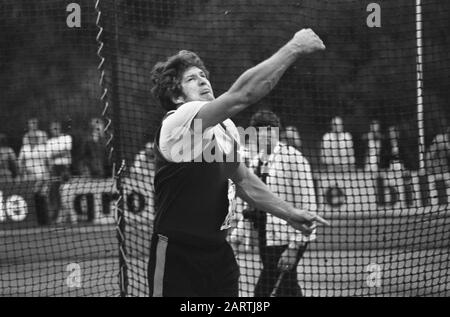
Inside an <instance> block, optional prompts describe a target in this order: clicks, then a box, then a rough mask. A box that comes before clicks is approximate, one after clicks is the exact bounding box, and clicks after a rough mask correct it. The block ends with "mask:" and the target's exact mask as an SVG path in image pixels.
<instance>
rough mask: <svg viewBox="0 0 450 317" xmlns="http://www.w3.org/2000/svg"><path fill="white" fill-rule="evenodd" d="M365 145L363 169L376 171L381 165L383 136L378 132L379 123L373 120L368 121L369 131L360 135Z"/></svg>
mask: <svg viewBox="0 0 450 317" xmlns="http://www.w3.org/2000/svg"><path fill="white" fill-rule="evenodd" d="M362 140H363V142H364V145H365V151H364V152H365V156H364V157H365V158H364V169H365V170H366V171H372V172H376V171H378V169H379V167H380V165H381V149H382V146H383V144H384V137H383V135H382V134H381V132H380V123H379V122H378V121H376V120H373V121H372V122H371V123H370V128H369V132H367V133H366V134H364V135H363V136H362Z"/></svg>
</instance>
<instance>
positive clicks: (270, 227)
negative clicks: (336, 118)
mask: <svg viewBox="0 0 450 317" xmlns="http://www.w3.org/2000/svg"><path fill="white" fill-rule="evenodd" d="M251 152H252V151H248V150H242V151H241V155H242V157H243V158H244V159H245V162H246V164H247V165H248V167H249V168H251V169H252V170H255V168H256V167H257V166H258V160H261V161H263V162H264V163H265V164H266V165H267V171H266V172H267V173H268V177H267V179H266V184H267V186H268V187H269V188H270V190H271V191H272V192H273V193H274V194H275V195H277V196H278V197H280V198H281V199H283V200H284V201H286V202H287V203H290V204H291V205H293V206H295V207H297V208H301V209H306V210H309V211H316V210H317V201H316V193H315V189H314V182H313V177H312V172H311V166H310V164H309V162H308V160H307V159H306V158H305V157H304V156H303V155H302V153H301V152H300V151H298V150H296V149H295V148H294V147H291V146H288V145H286V144H284V143H281V142H278V143H277V145H276V146H275V148H274V150H273V152H272V154H271V155H269V156H268V157H267V156H266V157H264V156H263V155H261V154H256V155H254V156H251V154H250V153H251ZM253 153H254V152H253ZM239 204H240V205H241V208H246V207H248V205H247V203H245V202H242V201H240V202H239ZM315 239H316V231H315V230H314V232H313V233H312V234H311V235H310V236H308V237H307V236H304V235H303V234H301V233H300V232H299V231H296V230H295V229H294V228H292V227H291V226H290V225H288V223H287V222H286V221H285V220H282V219H280V218H278V217H275V216H273V215H271V214H267V224H266V240H267V245H268V246H270V245H286V244H289V243H291V242H303V243H304V242H309V241H313V240H315Z"/></svg>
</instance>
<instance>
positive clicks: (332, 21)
mask: <svg viewBox="0 0 450 317" xmlns="http://www.w3.org/2000/svg"><path fill="white" fill-rule="evenodd" d="M371 2H372V1H356V0H346V1H322V2H318V1H313V0H311V1H309V0H303V1H283V2H282V3H279V2H275V1H269V0H267V1H266V0H264V1H246V2H242V1H215V0H192V1H181V0H164V1H158V0H145V1H144V0H133V1H129V0H116V1H114V0H100V1H97V2H96V3H94V2H93V1H79V2H78V3H80V5H81V12H82V20H81V23H82V27H81V28H69V27H67V25H66V17H67V16H68V14H69V13H68V12H66V11H65V10H66V4H64V5H61V4H60V3H58V2H57V1H52V0H46V1H40V2H39V4H38V3H35V2H32V1H22V2H21V3H20V4H19V3H16V2H13V1H6V2H5V1H3V3H2V4H1V5H0V6H1V7H2V10H1V14H2V19H1V22H0V31H1V33H2V38H1V41H2V45H1V49H0V54H1V57H2V58H1V60H2V63H1V64H0V67H1V68H2V72H1V73H2V75H1V76H0V86H1V88H2V89H0V94H1V95H0V96H1V100H2V102H1V107H2V112H1V113H2V114H1V115H0V121H1V126H2V128H1V130H0V131H1V132H2V133H4V134H6V136H7V138H6V139H5V138H3V139H2V148H1V150H2V152H1V155H2V162H0V164H1V168H2V174H1V175H2V176H1V177H2V180H1V186H2V187H1V188H0V190H1V192H2V196H1V198H2V199H3V200H2V204H1V208H2V209H1V210H2V213H1V216H2V217H0V226H1V227H0V233H1V235H2V241H3V242H2V243H1V244H0V252H1V260H0V283H1V288H0V289H1V294H2V295H6V296H14V295H32V296H33V295H34V296H35V295H56V296H58V295H86V296H87V295H97V296H98V295H100V296H104V295H129V296H145V295H149V290H148V285H147V261H148V258H149V253H150V239H151V235H152V232H153V219H154V199H153V196H154V185H153V179H154V176H155V167H154V162H153V160H154V151H153V149H152V142H153V141H154V138H155V135H156V132H157V130H158V128H159V127H160V125H161V120H162V118H163V116H164V114H165V111H164V110H163V109H162V108H161V107H160V106H159V105H158V102H157V100H155V98H154V97H153V96H152V95H151V92H150V90H151V88H152V84H151V74H150V71H151V69H152V67H153V65H154V64H155V63H156V62H158V61H164V60H166V58H167V57H168V56H170V55H173V54H176V53H177V52H178V51H180V50H191V51H194V52H196V53H197V54H198V55H199V56H200V57H201V58H202V60H203V61H204V63H205V65H206V67H207V69H208V70H209V73H210V78H209V79H210V81H211V83H212V86H213V88H214V92H215V95H216V96H220V95H221V94H222V93H224V92H226V91H227V90H228V89H229V88H230V86H231V85H232V84H233V83H234V81H235V80H236V79H237V78H238V77H239V76H240V75H241V74H242V73H243V72H244V71H245V70H246V69H248V68H250V67H253V66H255V65H256V64H258V63H259V62H261V61H263V60H264V59H266V58H268V57H270V56H271V55H272V54H274V53H275V52H276V51H277V49H279V48H280V47H281V46H282V45H284V44H285V43H286V42H287V41H288V40H290V39H291V38H292V36H293V35H294V34H295V32H297V31H298V30H300V29H301V28H304V27H310V28H312V29H313V30H314V31H315V32H316V33H317V34H318V35H319V36H320V37H321V38H322V40H323V41H324V43H325V45H326V46H327V48H326V50H325V51H324V52H319V53H314V54H311V55H304V56H302V57H301V58H299V59H298V61H297V62H296V63H295V64H294V65H292V66H291V67H290V68H289V69H288V70H287V71H286V73H285V74H284V76H283V77H282V78H281V80H280V81H279V83H278V84H277V86H276V87H275V88H274V89H273V91H272V92H271V93H270V94H268V95H267V96H266V97H265V98H263V99H262V100H261V101H259V102H258V103H257V104H255V105H253V106H251V107H248V108H247V109H245V110H244V111H242V112H241V113H239V114H238V115H236V116H235V117H233V118H232V120H233V122H234V123H235V124H236V126H239V127H243V128H247V127H249V126H251V125H253V126H255V125H257V126H267V125H272V126H273V124H272V123H271V124H268V123H267V121H264V120H262V121H264V122H263V123H261V122H259V123H255V121H253V123H252V120H251V119H255V113H258V112H259V113H261V110H262V109H266V110H267V109H268V110H271V111H272V112H273V113H274V114H275V115H276V116H278V117H279V119H280V122H281V126H280V142H279V143H277V144H276V145H277V146H275V147H274V148H271V150H269V153H265V154H264V151H263V153H261V150H262V149H261V148H259V147H258V144H257V143H255V142H254V140H251V139H250V140H247V139H246V138H245V137H243V138H242V140H241V145H242V152H243V154H244V159H245V163H246V165H247V166H248V167H249V168H250V169H252V170H253V171H254V173H255V174H257V175H258V176H259V177H260V178H261V179H263V180H264V181H265V182H266V183H267V185H268V186H269V187H270V188H271V190H272V191H273V192H274V193H276V194H277V195H278V196H280V197H281V198H283V199H285V200H286V201H288V202H289V203H291V204H294V205H296V206H297V207H299V208H308V209H312V210H317V212H318V213H319V214H320V215H322V216H323V217H324V218H326V219H327V220H329V221H330V222H331V224H332V226H331V227H327V228H324V227H319V228H318V229H317V235H316V238H315V239H307V238H305V237H303V238H301V237H298V236H296V235H295V234H294V233H293V232H292V230H290V229H288V225H287V224H286V223H284V222H280V221H279V220H278V219H277V218H274V217H271V216H269V217H261V214H260V213H258V211H257V210H255V209H254V207H252V206H250V205H247V204H245V203H243V202H242V201H239V200H238V202H237V210H238V213H237V218H236V219H235V220H234V221H233V228H234V229H233V230H230V232H229V239H228V240H229V242H230V244H231V245H232V246H233V249H234V251H235V254H236V258H237V260H238V264H239V266H240V274H241V276H240V280H239V292H240V296H254V295H255V291H256V295H258V294H260V295H264V296H271V295H273V296H287V295H299V294H300V293H301V294H303V295H305V296H415V295H420V296H422V295H424V296H425V295H428V296H448V295H449V289H450V285H449V284H450V281H449V272H448V262H449V250H448V241H449V232H450V221H449V214H448V196H449V191H448V188H449V187H450V183H449V181H450V174H449V170H448V168H449V163H450V161H449V158H450V131H449V128H448V127H449V122H448V120H449V119H450V118H449V110H448V103H449V97H450V96H449V92H448V89H446V88H447V86H448V85H449V73H450V72H449V68H450V66H449V60H450V57H449V53H448V52H449V49H450V47H449V46H450V42H449V39H448V38H447V37H446V31H447V30H448V29H449V22H448V19H447V16H448V12H449V10H450V8H449V4H447V3H446V2H443V1H437V0H425V1H422V4H421V9H422V19H421V20H422V21H423V25H422V26H423V33H422V38H421V41H418V40H417V29H418V24H417V21H416V17H417V16H416V8H417V6H416V2H415V1H403V0H402V1H395V2H392V1H390V2H388V1H378V2H377V3H378V4H379V5H380V9H381V14H380V16H379V18H380V21H381V26H380V27H369V26H368V23H369V24H370V21H368V17H369V15H370V14H371V12H368V11H367V8H368V5H369V4H370V3H371ZM369 20H370V19H369ZM418 43H421V45H422V46H421V48H422V52H421V54H422V55H421V58H422V63H423V79H421V81H420V82H419V84H420V86H421V87H423V90H422V91H420V96H421V97H423V100H422V101H420V98H419V99H418V98H417V92H418V89H417V87H418V81H417V78H418V77H417V72H418V62H419V61H420V59H419V58H418V50H417V44H418ZM103 58H104V59H103ZM99 79H101V80H100V83H99ZM422 85H423V86H422ZM418 102H419V103H420V102H422V103H423V111H421V110H420V106H418ZM422 114H423V116H422ZM30 118H37V119H38V121H39V129H40V130H47V131H48V132H49V133H50V132H51V131H50V130H49V129H50V126H49V123H50V122H52V121H54V120H58V121H60V122H62V123H63V126H62V127H61V128H62V129H63V130H64V133H65V134H66V135H70V136H71V140H72V151H71V153H72V162H71V164H69V165H70V175H71V176H70V179H69V180H67V179H65V178H60V177H59V176H60V174H52V173H50V172H49V176H48V178H45V179H43V180H42V179H41V180H36V179H34V178H33V179H30V178H28V177H27V176H26V175H24V174H26V173H24V172H23V168H21V166H23V164H22V165H21V164H20V163H19V164H18V168H17V172H15V171H14V168H13V167H11V165H14V164H11V163H10V162H9V161H11V157H12V154H11V152H13V154H14V155H15V156H20V152H21V149H22V148H23V143H25V141H24V140H23V136H24V132H25V131H24V126H25V122H26V120H28V119H30ZM93 118H99V119H98V120H93V121H92V119H93ZM421 118H423V124H424V129H423V130H421V129H419V128H418V127H419V126H420V125H419V121H420V120H421ZM269 121H270V120H269ZM67 123H69V124H67ZM90 130H93V132H92V133H91V131H90ZM103 130H106V133H100V137H99V136H98V135H97V134H99V133H98V131H103ZM95 131H97V134H96V133H94V132H95ZM35 134H38V133H35ZM91 134H92V135H95V137H93V136H92V137H91V138H89V135H91ZM110 135H112V136H113V139H112V144H109V143H108V140H109V137H110ZM422 137H423V138H422ZM91 139H92V140H93V139H95V140H96V141H97V140H98V139H101V140H102V141H101V142H103V143H102V144H103V145H102V146H101V147H97V146H95V145H93V144H97V143H98V142H94V141H92V142H88V140H91ZM62 140H64V139H62ZM56 143H57V144H61V143H58V142H56ZM107 143H108V145H106V144H107ZM62 144H63V145H64V144H66V143H64V142H63V143H62ZM86 144H88V145H86ZM89 144H91V145H89ZM421 145H422V146H423V148H424V152H423V153H420V151H419V149H420V146H421ZM111 146H112V147H113V156H112V159H113V161H114V162H115V163H116V165H115V167H114V171H115V174H114V175H111V173H109V175H108V172H111V170H113V168H112V166H111V164H110V163H111V160H109V159H108V158H109V156H110V150H111ZM8 147H10V148H12V151H11V150H9V149H8ZM36 152H37V153H39V151H36ZM41 152H45V153H47V152H50V153H52V151H51V150H49V146H48V145H47V147H44V148H43V149H42V150H41ZM99 157H100V158H101V160H100V161H101V163H100V162H99V161H98V160H97V159H98V158H99ZM94 158H95V159H94ZM47 159H48V160H51V159H54V158H52V157H50V158H47ZM18 161H20V159H18ZM95 162H96V163H95ZM33 164H35V165H36V164H38V165H37V166H39V164H50V165H51V161H50V163H31V165H32V166H33ZM99 165H101V167H99ZM96 166H97V168H96ZM421 167H422V168H421ZM49 168H50V167H49ZM16 174H17V175H16ZM3 175H4V176H3ZM57 176H58V177H57ZM114 185H117V186H114ZM114 187H117V189H118V191H116V190H112V188H114ZM55 188H56V189H55ZM52 189H53V191H56V192H59V193H60V197H61V199H62V205H61V206H59V207H58V206H57V207H55V208H52V207H53V206H52V203H53V199H54V197H53V195H52V193H53V191H52ZM18 196H20V197H23V198H24V200H25V201H26V203H27V204H28V210H29V213H28V216H27V218H26V219H25V220H18V219H20V210H21V209H20V204H21V203H22V200H20V199H18ZM14 215H16V217H14ZM61 215H63V216H64V219H61ZM62 220H64V221H62ZM59 222H63V223H59ZM68 222H70V223H68ZM264 227H265V231H266V232H265V233H264V235H262V234H261V230H262V229H261V228H264ZM117 228H118V229H119V230H118V231H117V233H116V229H117ZM262 236H264V238H263V239H261V237H262ZM292 239H299V240H302V241H301V243H300V242H299V243H297V245H296V247H295V248H294V249H295V250H294V251H295V252H294V255H296V256H297V257H298V258H297V259H296V261H294V268H293V269H292V270H291V271H290V272H288V273H283V274H282V275H281V274H280V270H279V269H278V268H277V262H278V260H279V258H280V255H281V253H282V252H284V250H285V249H286V247H287V244H288V243H290V242H291V240H292ZM262 240H266V244H267V245H262ZM309 240H311V241H309ZM289 255H292V253H290V254H289ZM261 257H263V258H264V259H265V260H264V263H263V261H262V260H261ZM73 264H75V266H71V265H73ZM76 265H79V266H78V267H77V266H76ZM77 268H80V269H81V270H77ZM78 272H79V273H80V274H81V275H80V276H81V283H80V284H79V285H77V281H78V282H79V280H77V279H76V277H77V275H76V273H78ZM280 276H282V278H280ZM71 283H72V284H71ZM255 288H256V290H255ZM258 292H259V293H258Z"/></svg>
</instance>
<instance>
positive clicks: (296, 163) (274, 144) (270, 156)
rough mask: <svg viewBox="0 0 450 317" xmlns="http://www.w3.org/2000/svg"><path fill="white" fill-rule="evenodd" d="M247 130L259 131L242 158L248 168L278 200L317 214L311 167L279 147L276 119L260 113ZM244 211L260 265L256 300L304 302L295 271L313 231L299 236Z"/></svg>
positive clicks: (273, 221) (275, 221) (276, 221)
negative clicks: (252, 228) (251, 225)
mask: <svg viewBox="0 0 450 317" xmlns="http://www.w3.org/2000/svg"><path fill="white" fill-rule="evenodd" d="M250 125H251V126H253V127H255V128H256V130H257V133H258V143H259V144H258V146H257V147H256V149H257V151H256V153H255V151H253V153H252V151H246V152H244V155H250V157H247V158H246V162H247V163H248V165H249V167H250V168H251V169H253V171H254V172H255V174H256V175H258V176H259V177H260V178H261V180H262V181H263V182H264V183H266V184H267V186H268V187H269V189H270V190H271V191H272V192H273V193H274V194H276V195H277V196H278V197H280V198H281V199H282V200H284V201H286V202H288V203H290V204H292V205H293V206H295V207H297V208H304V209H307V210H312V211H316V210H317V203H316V194H315V189H314V182H313V177H312V173H311V166H310V164H309V162H308V160H307V159H306V158H305V157H304V156H303V155H302V153H301V152H300V151H298V150H296V149H295V148H294V147H292V146H289V145H286V144H284V143H282V142H280V141H278V140H279V139H278V136H279V135H278V131H279V128H280V119H279V118H278V116H277V115H276V114H275V113H273V112H271V111H269V110H261V111H258V112H257V113H255V114H254V115H253V116H252V119H251V124H250ZM261 143H262V144H261ZM246 210H247V214H250V218H252V220H253V222H254V225H255V227H256V229H257V231H258V246H259V252H260V256H261V261H262V263H263V269H262V271H261V275H260V277H259V280H258V282H257V285H256V287H255V296H257V297H260V296H269V295H271V294H272V293H273V292H274V291H275V292H274V295H276V296H302V291H301V289H300V287H299V285H298V281H297V266H298V263H299V261H300V259H301V257H302V256H303V253H304V252H305V250H306V248H307V245H308V243H309V242H311V241H313V240H315V239H316V232H315V230H314V232H313V233H312V234H311V235H309V236H307V235H303V234H302V233H301V232H298V231H295V230H292V229H291V227H290V226H289V225H288V224H287V223H286V221H284V220H282V219H280V218H278V217H275V216H273V215H271V214H266V213H262V212H259V211H258V210H255V209H251V208H246ZM282 272H283V275H282V276H281V273H282ZM277 281H279V283H277ZM277 284H278V285H277Z"/></svg>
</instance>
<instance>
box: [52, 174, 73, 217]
mask: <svg viewBox="0 0 450 317" xmlns="http://www.w3.org/2000/svg"><path fill="white" fill-rule="evenodd" d="M50 175H51V176H52V182H51V184H50V190H49V208H48V209H49V211H48V212H49V219H50V221H54V220H56V219H57V218H58V215H59V212H60V210H61V206H62V203H61V193H60V188H61V185H62V184H64V183H66V182H67V181H69V179H70V166H68V165H53V166H52V168H51V170H50Z"/></svg>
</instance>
